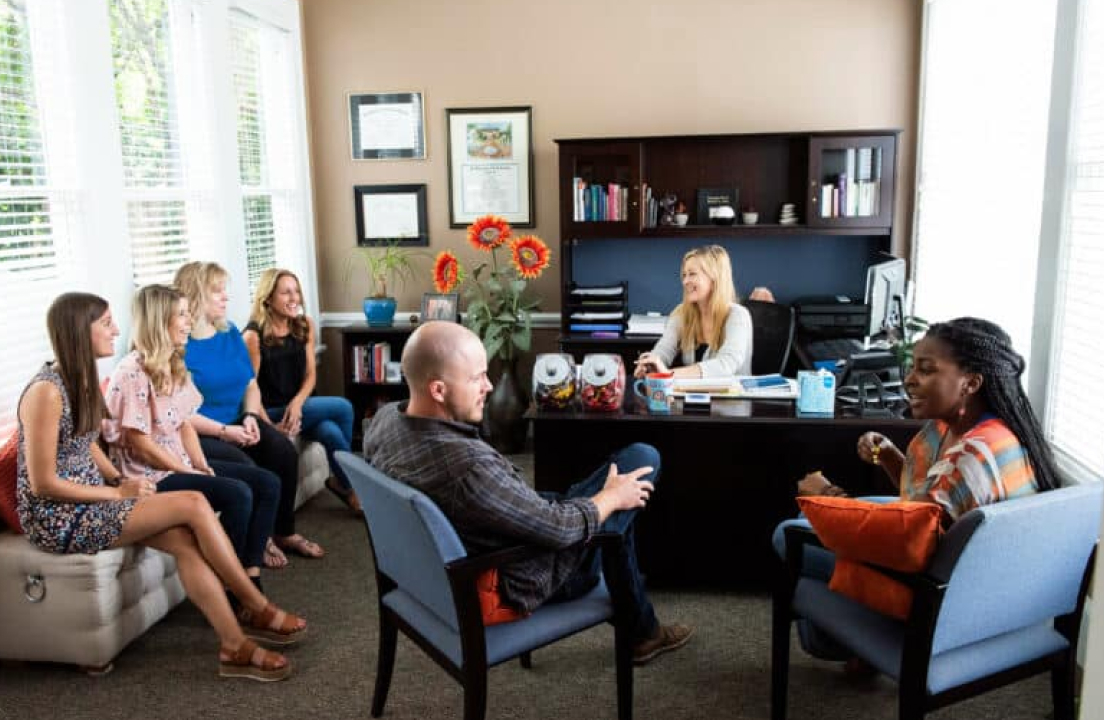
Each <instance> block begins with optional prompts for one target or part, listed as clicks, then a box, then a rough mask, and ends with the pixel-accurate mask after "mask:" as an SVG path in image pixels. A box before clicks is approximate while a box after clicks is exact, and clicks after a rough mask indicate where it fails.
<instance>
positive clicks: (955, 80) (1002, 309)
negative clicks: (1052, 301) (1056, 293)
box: [913, 0, 1056, 350]
mask: <svg viewBox="0 0 1104 720" xmlns="http://www.w3.org/2000/svg"><path fill="white" fill-rule="evenodd" d="M1055 4H1056V0H1037V1H1033V2H1029V3H1022V4H1017V5H1016V8H1015V11H1014V12H1013V11H1010V10H1009V9H1008V8H1009V6H1008V4H1007V3H1005V2H1002V0H928V2H927V3H926V4H925V8H926V10H925V18H924V23H925V31H926V32H925V42H924V49H923V74H922V77H921V119H920V142H919V146H918V152H917V188H916V214H915V218H916V219H915V230H914V233H913V245H914V247H915V251H914V253H913V261H914V262H913V279H914V280H915V281H916V310H915V312H916V314H917V315H919V316H920V317H922V318H925V319H926V320H930V321H935V320H949V319H951V318H954V317H958V316H962V315H976V316H978V317H983V318H987V319H989V320H993V321H994V322H996V323H998V324H999V325H1001V326H1002V327H1003V328H1004V329H1005V330H1007V331H1008V333H1009V334H1010V335H1011V336H1012V340H1013V342H1014V344H1015V346H1016V347H1017V348H1020V349H1021V350H1022V349H1026V348H1027V347H1028V346H1029V345H1030V342H1031V324H1032V311H1033V297H1034V295H1033V293H1032V292H1031V291H1030V288H1032V287H1034V284H1035V271H1036V268H1035V262H1036V255H1037V252H1038V241H1039V227H1040V213H1041V208H1042V201H1043V176H1044V172H1043V171H1044V164H1045V159H1046V133H1047V113H1048V111H1049V107H1050V105H1049V97H1050V77H1051V56H1052V47H1053V44H1054V25H1055ZM980 28H985V30H984V31H980V32H979V29H980ZM967 288H971V289H973V288H977V289H978V291H977V292H967V291H966V289H967Z"/></svg>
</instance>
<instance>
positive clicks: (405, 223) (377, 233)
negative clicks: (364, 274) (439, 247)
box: [353, 185, 429, 247]
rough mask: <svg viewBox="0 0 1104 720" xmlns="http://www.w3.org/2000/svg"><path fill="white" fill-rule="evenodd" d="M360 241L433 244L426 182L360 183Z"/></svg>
mask: <svg viewBox="0 0 1104 720" xmlns="http://www.w3.org/2000/svg"><path fill="white" fill-rule="evenodd" d="M353 198H354V200H355V202H356V227H357V245H359V246H362V247H372V246H374V245H387V244H390V243H398V244H399V245H408V246H418V245H429V231H428V227H429V224H428V222H427V220H426V186H425V185H357V186H355V187H354V188H353Z"/></svg>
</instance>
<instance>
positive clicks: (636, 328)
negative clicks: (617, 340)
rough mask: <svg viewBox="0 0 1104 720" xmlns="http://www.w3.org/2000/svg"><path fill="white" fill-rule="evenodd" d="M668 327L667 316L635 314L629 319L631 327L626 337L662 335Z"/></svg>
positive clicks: (626, 331)
mask: <svg viewBox="0 0 1104 720" xmlns="http://www.w3.org/2000/svg"><path fill="white" fill-rule="evenodd" d="M666 325H667V316H666V315H654V314H652V313H648V314H646V315H644V314H641V313H633V314H632V315H631V316H630V317H629V327H628V329H627V330H625V334H626V335H662V334H663V328H664V327H666Z"/></svg>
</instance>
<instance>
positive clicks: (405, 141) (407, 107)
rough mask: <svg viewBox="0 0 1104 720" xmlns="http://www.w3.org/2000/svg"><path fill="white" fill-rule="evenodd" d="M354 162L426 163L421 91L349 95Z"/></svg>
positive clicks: (350, 133) (350, 136)
mask: <svg viewBox="0 0 1104 720" xmlns="http://www.w3.org/2000/svg"><path fill="white" fill-rule="evenodd" d="M348 105H349V139H350V143H351V144H352V150H353V159H354V160H425V158H426V142H425V137H426V133H425V103H424V102H423V99H422V94H421V93H420V92H395V93H369V94H362V95H352V94H351V95H349V103H348Z"/></svg>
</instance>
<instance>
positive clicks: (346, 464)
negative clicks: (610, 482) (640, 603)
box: [337, 452, 633, 720]
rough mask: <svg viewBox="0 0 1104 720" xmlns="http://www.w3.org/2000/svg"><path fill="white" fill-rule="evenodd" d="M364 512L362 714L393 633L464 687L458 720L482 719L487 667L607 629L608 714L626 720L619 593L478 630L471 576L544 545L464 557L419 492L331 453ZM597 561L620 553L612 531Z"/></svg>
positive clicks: (628, 685) (628, 671)
mask: <svg viewBox="0 0 1104 720" xmlns="http://www.w3.org/2000/svg"><path fill="white" fill-rule="evenodd" d="M337 460H338V462H339V463H341V466H342V467H343V468H344V469H345V472H346V473H347V474H348V476H349V480H350V482H352V485H353V489H354V490H355V491H356V494H357V497H358V498H360V502H361V505H362V506H363V508H364V517H365V520H366V521H367V529H368V537H369V541H370V543H371V546H372V554H373V559H374V561H375V568H376V584H377V588H378V595H379V622H380V641H379V642H380V644H379V661H378V666H377V668H376V687H375V692H374V695H373V698H372V716H373V717H379V716H380V715H381V714H382V713H383V706H384V703H385V702H386V701H387V690H388V688H389V686H390V684H391V671H392V669H393V667H394V664H395V646H396V641H397V638H398V631H399V630H402V631H403V633H405V634H406V635H407V636H408V637H410V639H411V640H413V641H414V642H415V643H416V644H417V645H418V646H419V647H421V648H422V650H424V651H425V653H426V654H427V655H429V657H430V658H432V659H433V660H434V661H435V662H437V664H438V665H440V666H441V667H443V668H444V669H445V670H447V671H448V673H449V674H450V675H452V676H453V678H455V679H456V680H457V681H459V682H460V684H461V685H462V686H463V688H464V719H465V720H482V718H483V717H484V716H485V714H486V704H487V669H488V668H490V667H493V666H494V665H498V664H499V663H502V662H505V661H507V660H510V659H512V658H515V657H519V658H520V659H521V663H522V665H523V666H524V667H527V668H528V667H529V666H530V652H531V651H533V650H536V649H538V648H540V647H543V646H545V645H548V644H550V643H553V642H555V641H557V640H559V639H561V638H564V637H567V636H569V635H573V634H575V633H577V632H580V631H582V630H586V629H588V628H591V627H594V626H596V625H599V624H602V623H605V622H609V623H612V624H613V626H614V638H615V640H614V645H615V648H614V662H615V666H616V668H617V714H618V718H619V719H620V720H631V719H632V693H633V689H632V682H633V675H632V638H631V635H630V633H631V631H630V628H629V624H628V622H626V615H625V614H624V613H615V611H614V608H615V606H617V607H624V605H622V603H621V601H620V597H621V593H620V591H619V590H616V589H614V594H615V595H617V597H618V598H619V599H618V601H617V602H616V603H615V602H614V601H613V600H612V599H611V594H610V591H608V590H607V588H606V585H605V583H604V582H600V583H599V584H598V586H597V587H596V588H594V589H593V590H592V591H591V592H590V593H588V594H587V595H585V596H583V597H581V598H578V599H576V600H573V601H570V602H564V603H549V604H546V605H544V606H542V607H541V608H539V609H538V610H537V611H536V612H534V613H533V614H532V615H530V616H529V617H527V618H525V619H523V620H519V621H516V622H512V623H506V624H502V625H492V626H490V627H484V625H483V620H482V615H481V612H480V606H479V597H478V593H477V591H476V579H477V578H478V577H479V575H480V574H482V573H483V572H484V571H486V570H488V569H490V568H495V567H500V566H502V565H504V564H507V563H511V562H516V561H518V560H522V559H525V558H527V557H531V556H533V555H535V554H537V553H540V552H547V550H546V549H542V548H534V547H515V548H508V549H505V550H500V551H497V552H494V553H488V554H486V555H480V556H478V557H468V555H467V552H466V551H465V550H464V546H463V544H462V543H461V542H460V538H459V537H458V536H457V534H456V531H455V530H454V529H453V527H452V524H451V523H449V521H448V519H447V518H446V517H445V515H444V514H443V513H442V512H441V511H440V509H439V508H438V507H437V505H435V504H434V503H433V501H432V500H430V499H429V498H428V497H426V496H425V495H424V494H423V493H421V492H419V491H418V490H415V489H414V488H411V487H409V486H408V485H405V484H403V483H399V482H396V481H395V480H392V479H391V478H389V477H387V476H386V475H384V474H383V473H381V472H379V471H378V470H376V469H375V468H373V467H372V466H371V465H369V464H368V463H366V462H365V461H364V460H363V459H361V458H359V457H357V456H355V455H352V454H350V453H344V452H339V453H337ZM595 539H596V541H597V542H601V543H602V556H603V558H605V559H608V558H610V557H612V556H615V555H616V553H619V552H622V551H623V550H622V546H621V537H620V536H619V535H612V534H611V535H599V536H596V538H595Z"/></svg>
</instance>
